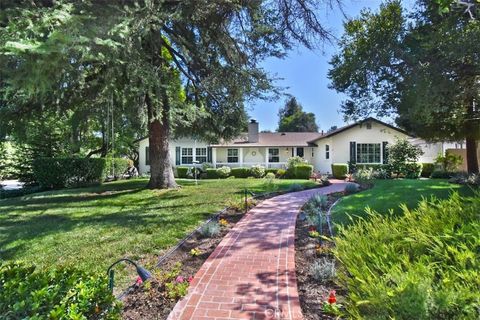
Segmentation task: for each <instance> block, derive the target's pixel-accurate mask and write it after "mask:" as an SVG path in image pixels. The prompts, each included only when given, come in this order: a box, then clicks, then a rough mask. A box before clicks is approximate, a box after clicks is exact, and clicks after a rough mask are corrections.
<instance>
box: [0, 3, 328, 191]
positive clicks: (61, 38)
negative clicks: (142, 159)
mask: <svg viewBox="0 0 480 320" xmlns="http://www.w3.org/2000/svg"><path fill="white" fill-rule="evenodd" d="M324 2H326V3H328V4H330V5H333V4H334V3H336V2H337V1H322V0H317V1H316V0H279V1H240V0H228V1H210V0H186V1H178V0H172V1H167V0H141V1H134V0H124V1H118V2H112V1H106V0H101V1H66V0H55V1H54V0H51V1H41V0H33V1H5V2H2V8H1V9H2V10H1V13H0V28H1V29H0V32H1V33H0V53H1V55H0V65H1V71H0V72H1V79H2V80H1V81H2V83H1V85H0V90H1V91H0V99H1V102H0V116H1V117H2V125H1V126H2V128H1V131H2V132H3V135H5V134H8V135H15V136H17V135H18V138H19V139H20V137H21V135H20V133H22V132H23V131H24V128H27V127H29V126H30V119H35V118H37V116H38V115H40V114H41V115H43V114H44V113H45V112H48V113H49V114H52V115H53V118H54V119H58V118H61V119H64V123H65V126H66V132H65V134H67V135H70V137H71V139H70V140H71V143H70V144H69V146H68V147H67V148H66V149H67V150H68V152H70V153H75V154H79V155H82V154H83V155H85V154H86V155H88V154H92V152H93V153H98V154H100V155H105V154H106V153H108V150H110V149H111V141H112V139H111V138H112V137H111V136H109V135H108V132H110V130H109V127H111V123H112V122H113V126H115V127H116V128H117V130H116V132H121V134H122V135H123V133H124V132H128V134H129V135H131V136H130V137H128V138H131V139H132V140H134V139H135V137H140V136H142V135H143V133H145V132H146V131H147V132H148V136H149V143H150V148H149V150H150V163H151V165H150V169H151V179H150V183H149V186H150V187H152V188H158V187H175V186H176V184H175V180H174V178H173V172H172V165H171V163H170V160H169V159H170V157H169V154H168V153H169V148H168V139H169V138H171V137H172V136H182V135H195V136H196V137H198V138H201V139H205V140H215V139H218V138H219V137H222V138H225V139H228V138H231V137H233V136H235V135H237V134H238V132H239V131H240V130H241V128H243V127H244V126H245V124H246V120H247V116H246V113H245V108H244V102H245V101H246V100H247V99H251V98H264V97H266V96H268V95H270V94H271V93H272V92H275V88H274V86H273V85H272V82H271V79H270V77H269V75H268V74H266V72H265V71H264V70H263V69H262V68H261V67H259V62H261V61H262V60H264V59H265V58H267V57H272V56H274V57H279V58H281V57H284V56H285V55H286V52H287V51H288V50H289V49H290V48H292V46H294V45H297V44H301V45H304V46H306V47H308V48H310V49H313V48H315V47H316V46H317V45H318V44H319V43H321V42H322V41H323V40H325V39H327V38H328V37H329V36H330V34H329V32H328V31H327V30H326V29H325V28H324V27H323V25H322V24H321V23H320V21H319V19H318V18H317V16H316V13H317V11H316V8H317V7H318V6H319V5H320V4H323V3H324ZM3 119H5V120H4V121H3ZM20 119H22V120H20ZM117 134H118V133H117ZM110 135H111V133H110ZM99 137H101V139H102V142H103V144H102V146H101V147H100V148H98V146H95V147H94V146H93V145H90V144H89V143H91V142H92V141H95V140H96V139H97V140H98V138H99ZM118 139H120V138H119V137H117V140H118ZM120 140H122V141H126V140H128V139H126V138H125V139H123V138H122V139H120ZM79 146H80V147H79Z"/></svg>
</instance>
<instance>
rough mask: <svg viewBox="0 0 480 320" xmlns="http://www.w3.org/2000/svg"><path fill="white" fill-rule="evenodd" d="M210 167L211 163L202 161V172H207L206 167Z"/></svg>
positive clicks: (211, 166)
mask: <svg viewBox="0 0 480 320" xmlns="http://www.w3.org/2000/svg"><path fill="white" fill-rule="evenodd" d="M211 168H213V164H211V163H208V162H204V163H202V171H203V172H207V169H211Z"/></svg>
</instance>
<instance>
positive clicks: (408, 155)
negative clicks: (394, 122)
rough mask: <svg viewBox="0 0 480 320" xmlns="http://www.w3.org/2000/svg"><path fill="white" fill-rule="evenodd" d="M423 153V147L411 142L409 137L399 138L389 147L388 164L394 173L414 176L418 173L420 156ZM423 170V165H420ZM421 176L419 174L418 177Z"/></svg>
mask: <svg viewBox="0 0 480 320" xmlns="http://www.w3.org/2000/svg"><path fill="white" fill-rule="evenodd" d="M422 154H423V151H422V148H420V147H419V146H415V145H413V144H411V143H410V142H409V141H408V140H407V139H397V141H396V142H395V143H394V144H392V145H391V146H389V147H388V164H389V165H390V169H391V171H392V173H394V174H395V175H396V176H397V177H398V176H401V175H402V176H405V177H406V176H407V175H408V176H409V177H410V178H413V177H414V176H415V173H416V169H417V164H416V162H417V161H418V158H419V157H420V156H421V155H422ZM420 170H421V167H420ZM419 176H420V172H419V175H418V176H417V178H418V177H419Z"/></svg>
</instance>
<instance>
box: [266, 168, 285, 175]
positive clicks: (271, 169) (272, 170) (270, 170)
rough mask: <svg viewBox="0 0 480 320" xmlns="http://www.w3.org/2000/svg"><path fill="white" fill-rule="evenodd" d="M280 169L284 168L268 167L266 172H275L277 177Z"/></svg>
mask: <svg viewBox="0 0 480 320" xmlns="http://www.w3.org/2000/svg"><path fill="white" fill-rule="evenodd" d="M279 170H282V169H277V168H266V169H265V174H268V173H273V174H274V175H275V177H277V175H278V171H279Z"/></svg>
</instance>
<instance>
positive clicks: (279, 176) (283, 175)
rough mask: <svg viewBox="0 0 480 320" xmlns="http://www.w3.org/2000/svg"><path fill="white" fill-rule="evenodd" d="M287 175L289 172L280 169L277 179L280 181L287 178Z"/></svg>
mask: <svg viewBox="0 0 480 320" xmlns="http://www.w3.org/2000/svg"><path fill="white" fill-rule="evenodd" d="M286 175H287V170H285V169H278V171H277V178H278V179H282V178H285V176H286Z"/></svg>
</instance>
